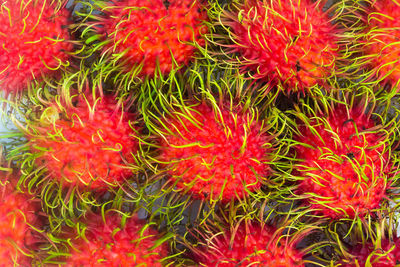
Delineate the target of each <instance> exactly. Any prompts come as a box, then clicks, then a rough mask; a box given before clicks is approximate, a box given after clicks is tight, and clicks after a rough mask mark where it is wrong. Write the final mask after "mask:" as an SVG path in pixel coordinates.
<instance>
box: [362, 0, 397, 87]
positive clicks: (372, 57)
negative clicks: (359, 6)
mask: <svg viewBox="0 0 400 267" xmlns="http://www.w3.org/2000/svg"><path fill="white" fill-rule="evenodd" d="M370 2H371V3H370V4H371V5H370V6H369V7H368V8H367V10H366V11H367V12H366V14H365V15H364V16H363V21H364V23H366V29H365V32H363V35H362V36H363V38H362V39H360V40H359V41H358V42H357V46H358V47H361V50H362V52H363V53H364V56H363V57H361V59H357V61H358V65H360V64H362V62H367V65H368V66H369V68H370V69H372V74H373V76H371V78H376V77H378V78H379V79H384V81H387V82H390V83H391V84H392V85H398V82H399V80H400V64H399V63H400V60H399V58H400V43H399V38H400V32H399V30H398V29H399V27H400V21H399V20H398V17H399V16H400V3H399V2H398V1H394V0H379V1H374V0H373V1H370ZM362 59H364V60H362ZM361 66H365V65H364V64H362V65H361Z"/></svg>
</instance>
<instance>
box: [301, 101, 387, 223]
mask: <svg viewBox="0 0 400 267" xmlns="http://www.w3.org/2000/svg"><path fill="white" fill-rule="evenodd" d="M352 101H354V102H352V104H343V103H340V104H339V103H334V102H332V103H331V104H327V103H325V104H322V105H323V106H322V109H321V107H318V104H316V107H314V108H313V107H312V106H310V105H308V104H306V103H303V108H304V109H303V112H301V111H298V113H297V117H298V125H297V134H296V136H295V137H294V140H295V142H296V145H295V155H296V156H295V157H296V158H297V160H298V163H296V164H295V165H294V175H295V176H296V177H298V178H299V181H298V187H297V189H296V190H295V194H296V195H298V196H301V197H304V201H305V202H307V203H308V204H309V210H311V211H312V212H314V213H316V214H319V215H323V216H324V217H326V218H329V219H340V218H354V217H357V216H360V217H362V216H364V215H366V214H368V213H370V212H373V211H374V210H376V209H379V208H380V205H381V202H382V201H383V200H384V199H386V198H388V195H387V190H389V188H390V186H391V183H392V180H391V179H392V176H393V166H394V162H392V159H391V152H390V151H391V145H392V143H393V140H392V138H390V137H389V135H390V134H389V133H390V128H389V124H385V123H384V121H383V119H382V118H381V119H382V122H381V123H379V121H378V118H379V117H377V118H376V120H375V118H373V116H372V112H373V110H372V109H371V110H370V111H369V112H366V108H367V107H366V106H363V104H361V102H360V103H358V104H356V103H355V100H354V99H353V100H352ZM366 103H367V102H366ZM313 110H314V111H313ZM322 110H323V111H322Z"/></svg>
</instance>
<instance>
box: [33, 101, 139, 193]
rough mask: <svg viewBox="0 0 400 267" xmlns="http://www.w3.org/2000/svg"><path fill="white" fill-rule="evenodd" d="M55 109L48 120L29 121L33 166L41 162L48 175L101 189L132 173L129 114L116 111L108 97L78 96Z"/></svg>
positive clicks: (132, 131)
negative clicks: (68, 104)
mask: <svg viewBox="0 0 400 267" xmlns="http://www.w3.org/2000/svg"><path fill="white" fill-rule="evenodd" d="M74 101H75V100H74ZM57 114H58V113H57ZM60 114H61V115H56V119H55V122H54V123H50V124H47V125H45V126H41V125H37V124H32V125H30V127H31V128H32V129H34V131H35V132H36V133H34V134H32V135H31V136H29V138H30V141H29V144H30V147H31V150H32V151H33V152H34V153H37V155H38V156H37V158H36V161H35V162H36V165H37V166H45V167H46V169H47V171H48V174H49V176H50V178H51V179H54V180H58V181H60V182H62V183H63V186H74V185H76V186H78V187H80V188H90V189H94V190H99V191H102V190H107V189H108V188H109V186H115V185H117V184H118V183H121V182H124V181H125V179H128V178H130V177H132V175H133V171H132V169H131V168H129V167H128V164H135V161H134V155H135V153H136V152H137V150H138V148H139V145H138V140H137V138H136V132H135V130H136V128H134V126H133V125H132V126H131V123H134V121H135V114H133V113H130V112H125V111H122V110H121V109H120V108H119V107H118V106H117V103H116V101H115V100H114V98H113V97H111V96H104V97H101V98H98V99H96V100H93V98H92V97H88V98H87V102H86V101H85V99H84V98H83V97H78V98H77V99H76V103H75V106H72V107H66V108H65V110H64V111H62V112H61V113H60ZM58 116H60V117H58ZM43 150H45V151H44V152H43Z"/></svg>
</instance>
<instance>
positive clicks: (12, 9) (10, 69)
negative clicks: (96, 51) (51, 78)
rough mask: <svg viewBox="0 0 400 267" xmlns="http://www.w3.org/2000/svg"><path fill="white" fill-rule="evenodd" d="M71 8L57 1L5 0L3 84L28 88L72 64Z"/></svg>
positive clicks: (0, 31) (0, 9)
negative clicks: (69, 52)
mask: <svg viewBox="0 0 400 267" xmlns="http://www.w3.org/2000/svg"><path fill="white" fill-rule="evenodd" d="M70 16H71V15H70V12H69V11H68V10H66V9H65V8H64V7H63V6H62V4H61V2H60V3H58V2H56V1H45V0H35V1H23V0H11V1H2V3H1V5H0V36H1V38H0V47H1V49H0V88H1V90H4V91H5V92H6V94H9V93H13V94H15V93H18V92H20V91H21V90H24V89H25V88H27V87H28V85H29V84H30V83H31V82H32V81H38V80H41V77H42V76H43V75H49V74H50V73H54V71H55V70H56V69H58V68H60V67H62V66H67V65H68V64H69V62H68V58H69V55H68V54H67V52H68V51H72V48H73V45H72V43H71V42H70V39H71V37H70V35H69V32H68V24H69V19H70Z"/></svg>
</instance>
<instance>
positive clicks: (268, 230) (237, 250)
mask: <svg viewBox="0 0 400 267" xmlns="http://www.w3.org/2000/svg"><path fill="white" fill-rule="evenodd" d="M276 231H277V230H276V229H275V228H273V227H271V226H264V227H260V226H259V225H249V226H248V227H247V228H246V227H245V226H244V225H241V226H239V228H238V229H237V231H236V232H235V234H234V236H233V241H231V240H232V235H233V234H232V233H230V232H229V233H224V235H216V236H214V237H213V238H212V240H210V241H211V242H210V243H209V246H210V247H205V248H202V251H203V253H201V254H198V255H197V260H198V262H199V264H200V266H221V267H222V266H223V267H235V266H271V267H291V266H293V267H294V266H304V263H303V256H304V255H302V253H301V252H299V251H297V250H296V248H295V244H294V243H285V242H284V239H281V240H280V238H281V236H280V235H277V234H276Z"/></svg>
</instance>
